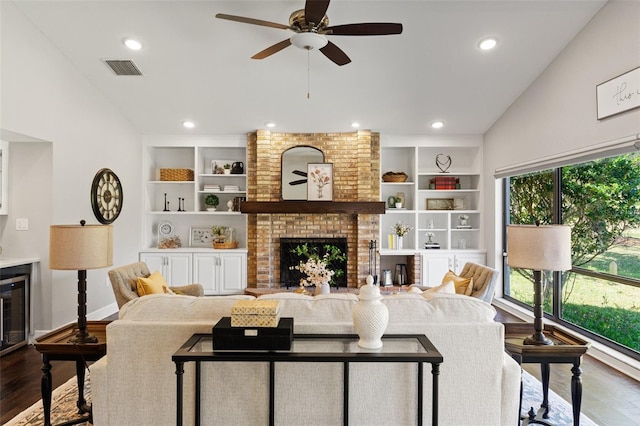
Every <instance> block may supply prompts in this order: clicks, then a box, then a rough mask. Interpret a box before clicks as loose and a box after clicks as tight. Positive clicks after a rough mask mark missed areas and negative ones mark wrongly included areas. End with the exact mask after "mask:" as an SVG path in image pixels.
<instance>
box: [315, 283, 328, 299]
mask: <svg viewBox="0 0 640 426" xmlns="http://www.w3.org/2000/svg"><path fill="white" fill-rule="evenodd" d="M329 293H331V287H329V283H322V284H320V285H317V286H316V296H318V295H319V294H329Z"/></svg>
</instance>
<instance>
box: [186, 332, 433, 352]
mask: <svg viewBox="0 0 640 426" xmlns="http://www.w3.org/2000/svg"><path fill="white" fill-rule="evenodd" d="M382 341H383V346H382V348H379V349H365V348H361V347H360V346H358V337H357V336H335V335H330V336H326V337H325V336H322V335H313V337H305V336H296V337H295V338H294V339H293V343H292V344H291V350H289V351H273V352H294V353H342V354H344V353H378V354H384V353H388V354H398V353H407V354H420V353H422V354H426V353H428V352H429V351H428V350H427V348H425V346H424V345H423V344H422V343H421V341H420V339H419V338H418V337H417V336H412V337H394V336H390V337H383V338H382ZM188 351H189V352H192V353H197V352H213V339H212V336H211V335H200V337H199V338H198V339H197V341H196V342H195V344H194V345H193V346H191V347H190V348H189V349H188ZM216 352H229V351H217V350H216ZM233 352H240V351H233ZM250 352H258V351H255V350H252V351H250ZM264 352H267V351H264Z"/></svg>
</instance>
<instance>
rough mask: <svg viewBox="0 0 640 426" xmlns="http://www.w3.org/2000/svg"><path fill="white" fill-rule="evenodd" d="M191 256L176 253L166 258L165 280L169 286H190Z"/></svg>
mask: <svg viewBox="0 0 640 426" xmlns="http://www.w3.org/2000/svg"><path fill="white" fill-rule="evenodd" d="M191 263H192V262H191V254H190V253H189V254H187V253H176V254H171V255H170V256H167V271H166V275H165V279H166V280H167V282H168V283H169V285H171V286H176V287H179V286H181V285H187V284H191V283H192V282H193V280H192V279H191V276H192V275H191V271H192V265H191Z"/></svg>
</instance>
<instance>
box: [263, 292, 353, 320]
mask: <svg viewBox="0 0 640 426" xmlns="http://www.w3.org/2000/svg"><path fill="white" fill-rule="evenodd" d="M259 299H268V300H279V301H280V317H281V318H282V317H292V318H295V321H294V326H295V324H296V323H298V322H334V323H344V322H347V323H352V322H353V319H352V317H351V310H352V309H353V305H355V304H356V303H357V302H358V296H356V295H355V294H351V293H329V294H322V295H318V296H307V295H303V294H298V293H289V292H283V293H273V294H265V295H262V296H260V297H259Z"/></svg>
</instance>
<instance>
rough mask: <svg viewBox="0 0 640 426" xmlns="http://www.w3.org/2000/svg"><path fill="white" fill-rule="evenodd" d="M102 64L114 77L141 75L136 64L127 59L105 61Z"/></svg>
mask: <svg viewBox="0 0 640 426" xmlns="http://www.w3.org/2000/svg"><path fill="white" fill-rule="evenodd" d="M104 62H105V63H106V64H107V65H109V68H111V69H112V70H113V72H115V73H116V75H142V73H141V72H140V70H139V69H138V67H137V66H136V64H134V63H133V61H131V60H129V59H105V60H104Z"/></svg>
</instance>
